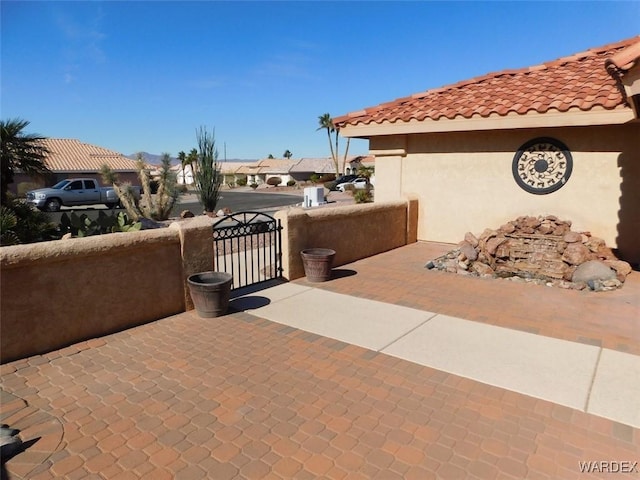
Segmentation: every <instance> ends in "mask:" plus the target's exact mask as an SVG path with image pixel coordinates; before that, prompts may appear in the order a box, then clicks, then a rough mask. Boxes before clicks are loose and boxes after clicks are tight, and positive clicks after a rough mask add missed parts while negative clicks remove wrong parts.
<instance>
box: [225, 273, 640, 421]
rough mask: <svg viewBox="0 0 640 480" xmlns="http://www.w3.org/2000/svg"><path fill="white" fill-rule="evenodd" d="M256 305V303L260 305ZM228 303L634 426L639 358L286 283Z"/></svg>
mask: <svg viewBox="0 0 640 480" xmlns="http://www.w3.org/2000/svg"><path fill="white" fill-rule="evenodd" d="M261 305H262V306H261ZM232 306H233V308H235V309H238V310H244V311H250V312H251V313H253V314H255V315H257V316H259V317H261V318H265V319H268V320H271V321H273V322H277V323H281V324H283V325H288V326H291V327H295V328H298V329H301V330H304V331H308V332H312V333H315V334H318V335H322V336H324V337H329V338H334V339H336V340H340V341H342V342H346V343H349V344H352V345H357V346H360V347H364V348H367V349H370V350H374V351H376V352H382V353H386V354H388V355H392V356H394V357H397V358H401V359H403V360H408V361H410V362H413V363H417V364H419V365H423V366H427V367H431V368H435V369H438V370H442V371H445V372H449V373H453V374H456V375H459V376H462V377H466V378H469V379H472V380H477V381H479V382H482V383H486V384H489V385H494V386H497V387H501V388H504V389H507V390H511V391H514V392H519V393H523V394H525V395H530V396H532V397H535V398H540V399H544V400H548V401H550V402H553V403H556V404H559V405H565V406H568V407H571V408H574V409H576V410H581V411H584V412H588V413H592V414H595V415H599V416H602V417H606V418H609V419H612V420H615V421H617V422H619V423H623V424H626V425H630V426H633V427H635V428H640V401H639V400H638V399H640V356H637V355H633V354H629V353H623V352H618V351H615V350H610V349H606V348H601V347H596V346H593V345H586V344H582V343H576V342H571V341H568V340H560V339H556V338H551V337H545V336H541V335H536V334H532V333H527V332H522V331H518V330H512V329H508V328H503V327H498V326H495V325H486V324H482V323H478V322H474V321H469V320H464V319H461V318H456V317H451V316H448V315H442V314H437V313H434V312H426V311H422V310H416V309H412V308H408V307H403V306H398V305H392V304H388V303H383V302H377V301H374V300H368V299H362V298H357V297H351V296H348V295H341V294H338V293H333V292H328V291H324V290H320V289H317V288H312V287H310V286H303V285H298V284H284V285H280V286H276V287H272V288H269V289H266V290H262V291H260V293H259V299H256V297H255V296H253V295H247V296H243V297H239V298H236V299H234V300H233V301H232Z"/></svg>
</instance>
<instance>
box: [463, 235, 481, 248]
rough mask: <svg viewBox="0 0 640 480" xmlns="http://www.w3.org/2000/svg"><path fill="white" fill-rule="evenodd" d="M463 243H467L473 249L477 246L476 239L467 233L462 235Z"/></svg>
mask: <svg viewBox="0 0 640 480" xmlns="http://www.w3.org/2000/svg"><path fill="white" fill-rule="evenodd" d="M464 241H465V242H467V243H469V245H471V246H472V247H473V248H476V247H477V246H478V239H477V238H476V236H475V235H474V234H473V233H471V232H467V233H465V234H464Z"/></svg>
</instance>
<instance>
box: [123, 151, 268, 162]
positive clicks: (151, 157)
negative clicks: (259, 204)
mask: <svg viewBox="0 0 640 480" xmlns="http://www.w3.org/2000/svg"><path fill="white" fill-rule="evenodd" d="M140 153H141V154H142V158H143V159H144V161H145V162H146V163H149V164H151V165H160V164H161V163H162V155H156V154H154V153H149V152H140ZM137 157H138V154H137V153H132V154H131V155H127V158H130V159H132V160H136V158H137ZM218 161H219V162H225V160H224V159H222V158H220V157H219V156H218ZM257 161H258V160H255V159H252V160H243V159H240V158H227V160H226V162H227V163H230V162H243V163H251V162H257ZM179 163H180V161H179V160H178V159H177V158H175V157H171V165H178V164H179Z"/></svg>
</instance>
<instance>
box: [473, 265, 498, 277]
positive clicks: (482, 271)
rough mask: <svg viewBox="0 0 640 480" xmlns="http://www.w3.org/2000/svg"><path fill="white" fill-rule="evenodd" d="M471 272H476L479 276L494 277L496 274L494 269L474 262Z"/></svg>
mask: <svg viewBox="0 0 640 480" xmlns="http://www.w3.org/2000/svg"><path fill="white" fill-rule="evenodd" d="M471 270H473V271H474V272H476V273H477V274H478V275H493V274H494V273H495V272H494V271H493V268H491V267H490V266H489V265H487V264H486V263H482V262H473V263H472V264H471Z"/></svg>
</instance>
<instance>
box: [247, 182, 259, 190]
mask: <svg viewBox="0 0 640 480" xmlns="http://www.w3.org/2000/svg"><path fill="white" fill-rule="evenodd" d="M249 186H250V187H251V188H253V189H254V190H255V189H256V188H258V184H257V183H256V182H253V183H252V184H251V185H249Z"/></svg>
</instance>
